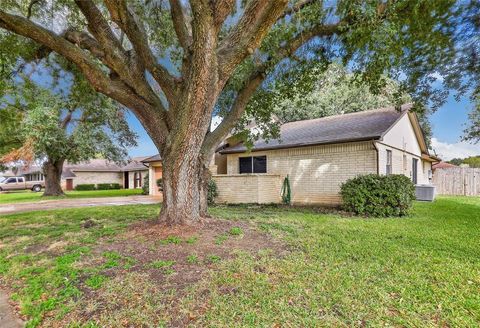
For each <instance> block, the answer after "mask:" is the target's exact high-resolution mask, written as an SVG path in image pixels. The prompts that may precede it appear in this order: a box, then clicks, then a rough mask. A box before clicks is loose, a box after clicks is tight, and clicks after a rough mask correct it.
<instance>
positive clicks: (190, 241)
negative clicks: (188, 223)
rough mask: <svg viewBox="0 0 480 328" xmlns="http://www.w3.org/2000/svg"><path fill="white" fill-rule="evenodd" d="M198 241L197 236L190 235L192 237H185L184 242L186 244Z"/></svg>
mask: <svg viewBox="0 0 480 328" xmlns="http://www.w3.org/2000/svg"><path fill="white" fill-rule="evenodd" d="M197 241H198V237H197V236H192V237H189V238H187V239H185V242H186V243H187V244H191V245H192V244H195V243H196V242H197Z"/></svg>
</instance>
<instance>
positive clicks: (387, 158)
mask: <svg viewBox="0 0 480 328" xmlns="http://www.w3.org/2000/svg"><path fill="white" fill-rule="evenodd" d="M409 109H410V106H408V105H405V106H402V109H401V110H400V111H397V110H396V109H394V108H383V109H375V110H369V111H364V112H358V113H352V114H344V115H336V116H330V117H325V118H319V119H313V120H305V121H297V122H291V123H286V124H283V125H282V126H281V129H280V140H269V141H265V140H259V141H257V142H255V143H254V145H253V148H252V149H251V150H248V149H247V148H246V147H245V146H244V145H243V144H242V143H238V142H235V140H234V138H230V139H227V142H226V143H225V145H224V146H222V148H221V149H220V150H219V151H218V152H217V154H216V155H215V160H214V164H213V165H212V167H211V170H212V173H213V179H214V180H215V181H216V183H217V186H218V193H219V195H218V197H217V202H220V203H280V202H281V189H282V184H283V182H284V179H285V177H286V176H288V177H289V181H290V187H291V193H292V202H293V203H295V204H339V203H340V202H341V198H340V195H339V192H340V186H341V184H342V183H343V182H345V181H346V180H348V179H350V178H353V177H355V176H357V175H360V174H368V173H374V174H404V175H405V176H407V177H409V178H410V179H411V180H412V181H413V183H415V184H430V182H431V179H432V164H433V163H435V162H439V161H440V160H439V159H438V158H437V157H435V156H432V155H430V153H429V151H428V148H427V145H426V143H425V139H424V135H423V133H422V130H421V128H420V125H419V122H418V119H417V116H416V114H415V113H413V112H410V111H409ZM143 162H144V163H146V164H149V166H150V173H149V175H150V193H151V194H159V193H160V191H158V187H157V185H156V180H157V179H158V178H161V176H162V167H161V165H162V164H161V158H160V156H159V155H156V156H153V157H151V158H148V159H147V160H144V161H143Z"/></svg>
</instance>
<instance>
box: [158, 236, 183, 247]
mask: <svg viewBox="0 0 480 328" xmlns="http://www.w3.org/2000/svg"><path fill="white" fill-rule="evenodd" d="M181 242H182V239H180V237H177V236H168V237H167V238H165V239H163V240H161V241H160V243H161V244H164V245H167V244H180V243H181Z"/></svg>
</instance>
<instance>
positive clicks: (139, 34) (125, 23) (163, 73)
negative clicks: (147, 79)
mask: <svg viewBox="0 0 480 328" xmlns="http://www.w3.org/2000/svg"><path fill="white" fill-rule="evenodd" d="M79 1H82V0H79ZM105 5H106V6H107V8H108V11H109V12H110V15H111V17H112V20H113V21H114V22H115V23H116V24H117V25H118V27H120V29H121V30H122V31H123V32H124V33H125V34H126V35H127V37H128V39H129V40H130V42H131V43H132V45H133V48H134V50H135V52H136V54H137V55H138V56H139V57H140V60H141V62H142V64H143V66H144V67H145V68H146V69H148V70H149V71H150V73H151V74H152V76H153V78H154V79H155V80H156V81H157V83H158V84H159V85H160V88H162V90H163V92H164V93H165V96H166V97H167V100H168V101H169V102H173V101H175V98H176V96H177V92H176V91H177V90H176V84H177V81H176V80H175V78H174V77H173V76H172V75H170V73H169V72H168V70H167V69H165V68H164V67H163V66H162V65H160V64H159V63H158V62H157V59H156V58H155V56H154V55H153V53H152V51H151V49H150V47H149V45H148V39H147V35H146V32H145V30H144V28H143V26H142V23H141V22H139V21H138V19H137V18H136V15H135V14H134V13H133V12H132V11H131V10H130V9H129V8H128V5H127V3H126V2H125V0H105Z"/></svg>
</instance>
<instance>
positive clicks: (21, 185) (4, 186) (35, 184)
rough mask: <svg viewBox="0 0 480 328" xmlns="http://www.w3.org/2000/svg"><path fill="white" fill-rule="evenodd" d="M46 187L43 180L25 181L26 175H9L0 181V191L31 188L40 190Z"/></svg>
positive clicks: (36, 190)
mask: <svg viewBox="0 0 480 328" xmlns="http://www.w3.org/2000/svg"><path fill="white" fill-rule="evenodd" d="M44 187H45V183H44V182H43V181H25V178H24V177H8V178H3V180H1V181H0V191H11V190H27V189H29V190H31V191H35V192H39V191H41V190H42V188H44Z"/></svg>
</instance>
